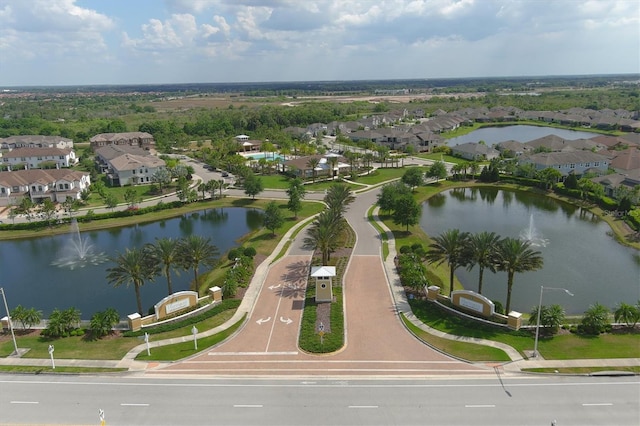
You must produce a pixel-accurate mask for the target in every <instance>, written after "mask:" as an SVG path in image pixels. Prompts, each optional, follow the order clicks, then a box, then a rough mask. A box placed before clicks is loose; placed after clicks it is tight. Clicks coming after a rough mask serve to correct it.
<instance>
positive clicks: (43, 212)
mask: <svg viewBox="0 0 640 426" xmlns="http://www.w3.org/2000/svg"><path fill="white" fill-rule="evenodd" d="M38 214H39V215H40V217H41V218H42V220H44V221H45V222H46V223H47V224H49V225H50V224H51V222H52V221H53V220H54V219H55V218H56V217H57V216H58V212H57V210H56V205H55V204H54V203H53V201H51V200H50V199H49V198H45V199H44V201H43V202H42V203H41V204H39V206H38Z"/></svg>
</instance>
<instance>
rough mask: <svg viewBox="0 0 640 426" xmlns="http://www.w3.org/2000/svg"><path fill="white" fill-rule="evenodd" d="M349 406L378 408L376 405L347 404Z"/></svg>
mask: <svg viewBox="0 0 640 426" xmlns="http://www.w3.org/2000/svg"><path fill="white" fill-rule="evenodd" d="M349 408H378V406H377V405H349Z"/></svg>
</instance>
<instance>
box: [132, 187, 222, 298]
mask: <svg viewBox="0 0 640 426" xmlns="http://www.w3.org/2000/svg"><path fill="white" fill-rule="evenodd" d="M211 182H215V181H211ZM144 248H145V250H147V251H148V254H149V256H151V258H152V259H153V260H154V261H155V263H157V264H158V265H161V269H162V275H164V276H165V277H167V291H168V294H173V288H172V287H171V267H172V266H173V265H174V264H176V263H177V256H178V240H174V239H173V238H156V243H155V244H151V243H149V244H147V245H146V246H145V247H144ZM176 272H177V271H176Z"/></svg>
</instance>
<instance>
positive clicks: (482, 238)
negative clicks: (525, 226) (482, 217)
mask: <svg viewBox="0 0 640 426" xmlns="http://www.w3.org/2000/svg"><path fill="white" fill-rule="evenodd" d="M499 242H500V237H499V236H498V235H496V233H495V232H486V231H484V232H480V233H478V234H471V235H469V265H468V266H467V269H469V270H471V269H472V268H473V266H475V265H478V293H479V294H482V276H483V273H484V270H485V268H489V270H490V271H491V272H495V271H496V263H495V262H496V259H495V257H496V251H497V248H498V243H499Z"/></svg>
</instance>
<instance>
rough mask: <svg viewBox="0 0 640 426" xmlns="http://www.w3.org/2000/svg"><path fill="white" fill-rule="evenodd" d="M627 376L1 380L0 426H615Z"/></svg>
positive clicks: (635, 410)
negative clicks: (103, 423)
mask: <svg viewBox="0 0 640 426" xmlns="http://www.w3.org/2000/svg"><path fill="white" fill-rule="evenodd" d="M638 401H640V382H639V381H638V378H636V377H625V378H611V377H601V378H595V377H546V378H503V377H501V376H500V375H497V376H494V377H492V378H488V379H457V380H452V379H447V380H443V379H438V380H420V381H415V380H411V381H402V380H395V381H394V380H391V381H389V380H384V381H378V380H372V381H367V380H360V381H351V380H342V381H332V380H315V379H314V380H313V381H305V380H251V379H242V380H215V379H212V380H210V379H201V380H193V378H190V379H189V380H186V379H157V380H149V379H136V378H105V377H77V376H46V375H45V376H26V375H25V376H17V375H11V376H8V375H7V376H0V423H1V424H68V425H79V424H83V425H86V424H100V422H99V417H98V413H99V410H100V409H101V410H103V411H104V417H105V421H106V424H107V425H213V424H220V425H328V424H333V425H392V424H393V425H472V424H473V425H509V426H512V425H550V424H552V423H551V422H552V421H553V420H556V425H557V426H568V425H576V426H577V425H580V426H589V425H607V426H611V425H618V426H626V425H633V426H636V425H637V424H639V423H640V406H639V403H638Z"/></svg>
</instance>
